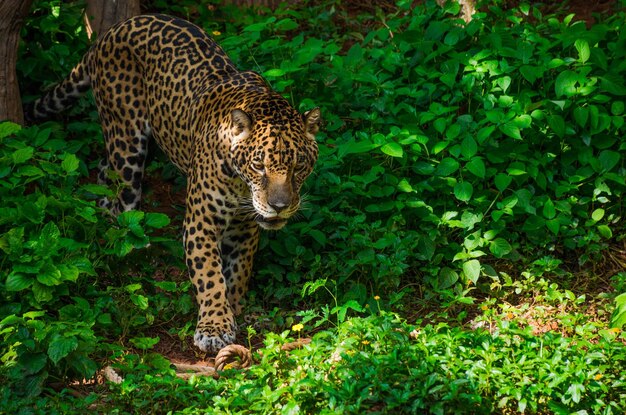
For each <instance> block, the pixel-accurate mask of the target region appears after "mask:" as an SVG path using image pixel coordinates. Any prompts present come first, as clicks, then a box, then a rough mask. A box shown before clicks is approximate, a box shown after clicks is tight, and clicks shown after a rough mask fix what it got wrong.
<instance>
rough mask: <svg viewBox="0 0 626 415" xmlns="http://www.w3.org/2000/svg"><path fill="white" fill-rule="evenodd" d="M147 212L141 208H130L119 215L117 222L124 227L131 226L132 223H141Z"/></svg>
mask: <svg viewBox="0 0 626 415" xmlns="http://www.w3.org/2000/svg"><path fill="white" fill-rule="evenodd" d="M144 216H145V213H143V212H142V211H140V210H129V211H126V212H122V213H120V214H119V216H118V217H117V223H119V224H120V225H121V226H124V227H129V228H130V227H131V226H132V225H139V224H140V223H141V220H142V219H143V218H144Z"/></svg>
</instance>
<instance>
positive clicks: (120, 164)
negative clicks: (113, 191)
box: [98, 126, 148, 215]
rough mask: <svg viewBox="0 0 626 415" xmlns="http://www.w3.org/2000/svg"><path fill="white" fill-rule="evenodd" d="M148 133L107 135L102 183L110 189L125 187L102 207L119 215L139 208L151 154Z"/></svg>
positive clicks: (129, 130)
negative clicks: (145, 167)
mask: <svg viewBox="0 0 626 415" xmlns="http://www.w3.org/2000/svg"><path fill="white" fill-rule="evenodd" d="M146 130H147V129H145V128H144V129H141V128H125V129H121V128H113V129H111V128H110V126H107V129H106V130H105V129H104V128H103V131H104V141H105V145H106V158H105V159H103V160H102V161H101V162H100V165H99V169H100V172H99V174H98V182H99V183H102V184H106V185H111V184H114V183H119V184H121V186H120V188H119V190H118V194H117V198H116V199H115V200H109V199H107V198H104V199H102V200H101V201H100V203H99V204H100V206H101V207H103V208H106V209H109V211H110V212H111V213H112V214H114V215H117V214H119V213H120V212H124V211H127V210H132V209H137V208H139V205H140V202H141V181H142V179H143V171H144V165H145V161H146V154H147V150H148V134H147V131H146Z"/></svg>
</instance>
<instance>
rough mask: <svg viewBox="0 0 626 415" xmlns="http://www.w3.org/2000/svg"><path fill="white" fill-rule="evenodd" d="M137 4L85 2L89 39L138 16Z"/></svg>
mask: <svg viewBox="0 0 626 415" xmlns="http://www.w3.org/2000/svg"><path fill="white" fill-rule="evenodd" d="M3 1H4V0H3ZM139 2H140V0H87V8H86V10H85V11H86V13H85V27H86V29H87V35H88V36H89V38H91V37H92V35H93V34H94V33H95V34H96V35H97V36H100V35H101V34H102V33H104V32H106V31H107V30H108V29H109V28H110V27H111V26H113V25H114V24H115V23H118V22H121V21H122V20H126V19H128V18H130V17H133V16H136V15H138V14H139V13H140V8H139Z"/></svg>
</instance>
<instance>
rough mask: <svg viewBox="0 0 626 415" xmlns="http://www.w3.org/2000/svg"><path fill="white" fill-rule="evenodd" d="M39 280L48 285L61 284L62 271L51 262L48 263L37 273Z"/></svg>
mask: <svg viewBox="0 0 626 415" xmlns="http://www.w3.org/2000/svg"><path fill="white" fill-rule="evenodd" d="M37 281H39V282H40V283H41V284H43V285H47V286H54V285H59V284H61V271H59V269H58V268H57V267H56V266H55V265H53V264H51V263H49V264H46V266H44V267H43V268H42V269H41V271H40V272H39V274H37Z"/></svg>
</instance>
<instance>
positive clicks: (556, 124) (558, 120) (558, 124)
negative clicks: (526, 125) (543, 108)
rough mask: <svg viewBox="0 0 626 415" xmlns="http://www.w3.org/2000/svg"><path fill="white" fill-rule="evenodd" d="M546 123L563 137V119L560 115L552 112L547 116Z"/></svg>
mask: <svg viewBox="0 0 626 415" xmlns="http://www.w3.org/2000/svg"><path fill="white" fill-rule="evenodd" d="M548 125H549V126H550V128H551V129H552V131H554V133H555V134H556V135H557V136H559V138H563V136H564V135H565V120H564V119H563V117H561V116H560V115H557V114H554V115H551V116H549V117H548Z"/></svg>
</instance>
